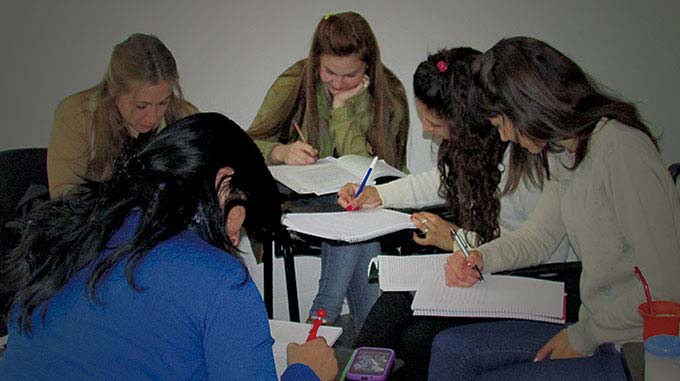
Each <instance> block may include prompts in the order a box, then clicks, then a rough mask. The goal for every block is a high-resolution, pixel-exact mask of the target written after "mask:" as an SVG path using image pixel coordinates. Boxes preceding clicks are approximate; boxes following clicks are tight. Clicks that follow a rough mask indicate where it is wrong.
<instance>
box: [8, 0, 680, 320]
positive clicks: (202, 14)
mask: <svg viewBox="0 0 680 381" xmlns="http://www.w3.org/2000/svg"><path fill="white" fill-rule="evenodd" d="M341 10H355V11H357V12H359V13H361V14H362V15H364V17H366V19H367V20H368V21H369V23H370V24H371V25H372V26H373V29H374V31H375V33H376V35H377V37H378V42H379V44H380V47H381V51H382V57H383V61H384V62H385V63H386V64H387V65H388V66H389V67H390V68H392V69H393V71H394V72H395V73H396V74H397V76H399V77H400V78H401V79H402V81H403V82H404V85H405V87H406V88H407V90H408V92H409V100H410V102H411V111H412V120H413V123H412V129H411V134H410V139H409V142H408V144H409V146H408V154H409V161H408V163H409V167H410V169H411V170H412V171H420V170H423V169H425V168H428V167H429V166H430V165H431V162H430V147H429V142H428V141H427V140H425V139H423V137H422V136H421V128H420V124H419V123H418V121H417V118H416V117H415V109H414V108H413V97H412V95H411V94H410V89H411V75H412V73H413V70H414V68H415V67H416V65H417V64H418V63H419V62H420V61H422V60H423V59H424V58H425V57H426V55H427V54H428V53H430V52H434V51H436V50H437V49H439V48H443V47H453V46H471V47H474V48H477V49H480V50H485V49H488V48H489V47H490V46H491V45H493V43H494V42H496V41H498V40H499V39H500V38H502V37H506V36H512V35H530V36H534V37H537V38H540V39H543V40H545V41H547V42H549V43H550V44H552V45H553V46H555V47H557V48H558V49H560V50H561V51H563V52H565V53H566V54H567V55H569V56H570V57H572V58H573V59H574V60H575V61H577V62H578V63H579V64H581V65H582V67H583V68H584V69H585V70H586V71H587V72H589V73H590V74H591V75H593V77H595V78H597V79H599V81H600V82H601V83H603V84H606V85H607V86H608V87H609V88H610V89H611V90H612V91H614V92H616V93H618V94H619V95H621V96H623V97H625V98H627V99H629V100H631V101H634V102H635V103H637V104H638V106H639V107H640V110H641V112H642V114H643V116H644V118H645V119H646V120H647V121H648V122H649V124H650V125H651V127H652V128H653V130H654V131H655V132H656V133H657V134H660V133H662V134H663V139H662V141H661V147H662V155H663V158H664V161H665V162H666V163H670V162H675V161H680V151H679V150H678V149H677V147H679V146H680V129H678V127H677V126H676V118H675V112H676V110H677V108H678V107H679V106H680V97H679V96H678V92H677V88H678V87H679V85H680V81H679V78H680V72H679V71H678V62H680V43H679V42H678V40H680V22H679V20H680V2H679V1H677V0H667V1H663V0H648V1H639V0H600V1H598V0H570V1H565V0H545V1H536V0H419V1H415V0H391V1H389V0H380V1H377V0H375V1H372V0H361V1H358V0H334V1H320V0H271V1H264V0H246V1H217V0H213V1H210V0H196V1H179V0H172V1H160V0H147V1H139V0H116V1H101V0H99V1H94V0H65V1H50V0H43V1H36V0H9V1H8V0H2V3H1V4H0V35H1V36H2V37H3V44H2V50H1V52H2V57H1V58H0V89H1V93H2V95H1V96H2V100H1V101H0V150H4V149H9V148H19V147H26V146H46V145H47V143H48V141H49V134H50V126H51V123H52V117H53V114H54V110H55V108H56V106H57V103H58V102H59V100H60V99H62V98H63V97H65V96H66V95H68V94H71V93H73V92H76V91H78V90H82V89H84V88H86V87H89V86H92V85H94V84H95V83H96V82H98V81H99V80H100V78H101V77H102V75H103V73H104V69H105V67H106V64H107V62H108V58H109V55H110V53H111V49H112V47H113V45H114V44H115V43H118V42H120V41H122V40H124V39H125V37H126V36H127V35H129V34H130V33H132V32H138V31H139V32H145V33H153V34H156V35H158V36H159V37H160V38H161V39H162V40H163V41H164V42H165V43H166V44H167V46H168V47H169V48H170V50H171V51H172V52H173V53H174V55H175V57H176V59H177V62H178V64H179V69H180V75H181V77H182V78H181V83H182V86H183V88H184V91H185V95H186V97H187V98H188V99H189V100H191V101H192V102H193V103H195V104H196V105H197V106H198V107H199V108H200V109H201V110H203V111H219V112H222V113H224V114H227V115H228V116H230V117H232V118H233V119H234V120H236V121H237V122H238V123H240V124H241V125H242V126H243V127H244V128H247V126H248V125H249V124H250V122H251V120H252V118H253V116H254V115H255V112H256V111H257V108H258V107H259V104H260V102H261V100H262V98H263V96H264V94H265V92H266V91H267V89H268V87H269V85H270V84H271V82H272V81H273V80H274V78H275V77H276V76H277V75H278V74H279V73H280V72H281V71H282V70H284V69H285V68H286V67H287V66H288V65H289V64H291V63H292V62H293V61H295V60H297V59H298V58H301V57H303V56H305V55H306V53H307V50H308V48H309V41H310V39H311V35H312V32H313V29H314V27H315V25H316V23H317V22H318V20H319V19H320V18H321V16H322V15H323V14H324V13H327V12H336V11H341ZM298 263H299V267H298V282H299V287H300V293H301V295H300V296H301V297H300V305H301V307H302V308H301V312H302V315H303V317H304V315H305V313H306V311H307V309H308V308H309V305H310V299H311V297H312V296H313V295H314V293H315V292H316V279H317V278H318V273H319V270H318V267H319V261H318V258H309V257H307V258H305V257H302V258H298ZM252 268H253V274H254V277H255V278H256V280H258V283H261V282H260V280H261V266H254V265H253V266H252ZM275 287H276V289H277V292H276V296H275V302H276V309H275V315H276V317H277V318H284V319H285V318H286V317H287V309H286V307H285V293H284V292H283V290H285V287H284V285H283V274H282V270H281V261H280V260H279V261H277V263H276V272H275Z"/></svg>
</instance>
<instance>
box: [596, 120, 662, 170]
mask: <svg viewBox="0 0 680 381" xmlns="http://www.w3.org/2000/svg"><path fill="white" fill-rule="evenodd" d="M589 151H590V152H591V154H594V155H596V156H599V157H598V159H601V160H607V158H610V159H614V160H617V159H618V158H621V157H629V156H631V155H632V157H639V156H647V155H652V156H658V151H657V149H656V147H655V146H654V143H653V142H652V140H651V139H650V138H649V136H647V135H646V134H645V133H644V132H642V131H640V130H638V129H636V128H633V127H630V126H628V125H625V124H623V123H621V122H619V121H617V120H614V119H603V120H601V121H600V122H599V123H598V124H597V127H595V130H594V131H593V134H592V135H591V139H590V146H589Z"/></svg>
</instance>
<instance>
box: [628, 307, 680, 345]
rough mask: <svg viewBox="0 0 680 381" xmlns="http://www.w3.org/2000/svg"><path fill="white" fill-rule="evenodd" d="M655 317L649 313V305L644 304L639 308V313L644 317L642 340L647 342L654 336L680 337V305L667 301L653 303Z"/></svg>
mask: <svg viewBox="0 0 680 381" xmlns="http://www.w3.org/2000/svg"><path fill="white" fill-rule="evenodd" d="M652 306H653V308H654V316H652V314H651V313H650V311H649V304H647V302H644V303H642V304H640V305H639V306H638V312H639V313H640V315H642V320H643V321H644V327H643V329H642V338H643V339H644V340H647V338H648V337H650V336H654V335H673V336H678V329H679V327H680V304H678V303H675V302H669V301H665V300H655V301H653V302H652Z"/></svg>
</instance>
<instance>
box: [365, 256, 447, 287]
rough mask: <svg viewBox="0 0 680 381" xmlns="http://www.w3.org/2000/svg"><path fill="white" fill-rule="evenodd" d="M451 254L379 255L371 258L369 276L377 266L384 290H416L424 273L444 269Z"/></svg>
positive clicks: (379, 279)
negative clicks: (371, 270)
mask: <svg viewBox="0 0 680 381" xmlns="http://www.w3.org/2000/svg"><path fill="white" fill-rule="evenodd" d="M449 255H450V254H427V255H404V256H401V255H378V256H377V257H374V258H373V259H371V263H370V265H369V276H370V268H371V266H375V267H376V268H377V269H378V282H379V283H380V289H381V290H382V291H416V290H417V289H418V285H419V284H420V280H421V278H422V277H423V275H424V274H430V273H435V272H438V271H439V272H443V271H444V264H445V263H446V258H447V257H448V256H449Z"/></svg>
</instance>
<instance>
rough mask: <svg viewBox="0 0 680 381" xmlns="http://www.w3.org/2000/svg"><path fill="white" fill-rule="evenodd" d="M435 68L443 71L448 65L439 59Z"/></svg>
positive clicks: (447, 68)
mask: <svg viewBox="0 0 680 381" xmlns="http://www.w3.org/2000/svg"><path fill="white" fill-rule="evenodd" d="M437 70H439V72H440V73H445V72H446V71H447V70H449V65H447V64H446V62H445V61H444V60H439V61H437Z"/></svg>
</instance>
